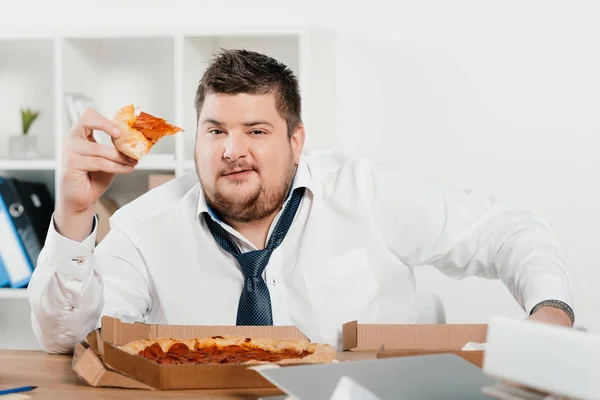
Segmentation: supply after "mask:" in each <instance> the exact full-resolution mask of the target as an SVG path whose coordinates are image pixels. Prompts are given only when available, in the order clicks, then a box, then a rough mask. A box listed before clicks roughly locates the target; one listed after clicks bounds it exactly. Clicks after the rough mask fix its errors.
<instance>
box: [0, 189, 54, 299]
mask: <svg viewBox="0 0 600 400" xmlns="http://www.w3.org/2000/svg"><path fill="white" fill-rule="evenodd" d="M53 210H54V202H53V200H52V197H51V196H50V193H49V191H48V189H47V188H46V186H45V185H44V184H42V183H37V182H25V181H21V180H17V179H14V178H3V177H0V287H6V286H9V287H14V288H22V287H26V286H27V285H28V284H29V280H30V278H31V274H32V273H33V270H34V268H35V266H36V264H37V259H38V257H39V254H40V251H41V249H42V247H43V245H44V242H45V240H46V234H47V233H48V228H49V225H50V220H51V218H52V212H53Z"/></svg>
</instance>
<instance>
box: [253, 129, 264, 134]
mask: <svg viewBox="0 0 600 400" xmlns="http://www.w3.org/2000/svg"><path fill="white" fill-rule="evenodd" d="M250 133H251V134H253V135H264V133H265V132H264V131H261V130H258V129H256V130H253V131H251V132H250Z"/></svg>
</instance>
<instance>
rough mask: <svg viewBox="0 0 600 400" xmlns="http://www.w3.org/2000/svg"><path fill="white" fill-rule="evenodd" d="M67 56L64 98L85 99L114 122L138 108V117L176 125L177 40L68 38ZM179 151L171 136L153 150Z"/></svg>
mask: <svg viewBox="0 0 600 400" xmlns="http://www.w3.org/2000/svg"><path fill="white" fill-rule="evenodd" d="M62 54H63V63H62V64H63V91H64V93H73V92H74V93H82V94H84V95H86V96H87V97H89V98H90V99H91V100H92V102H93V104H94V107H95V108H96V109H97V110H98V111H99V112H100V113H101V114H102V115H104V116H105V117H107V118H109V119H112V118H113V116H114V114H115V112H116V111H117V110H118V109H119V108H121V107H123V106H125V105H128V104H133V105H135V106H136V107H137V112H139V111H144V112H147V113H149V114H152V115H155V116H157V117H160V118H164V119H166V120H167V121H168V122H171V123H174V119H175V106H174V89H173V79H174V78H173V77H174V65H175V62H174V59H173V57H174V38H173V37H168V36H167V37H145V38H94V39H79V38H67V39H65V41H64V42H63V51H62ZM64 115H65V117H66V113H64ZM64 120H65V121H66V118H65V119H64ZM174 149H175V137H174V136H169V137H165V138H162V139H161V140H160V141H159V142H158V143H157V144H156V145H155V146H154V147H153V149H152V151H153V152H154V153H170V154H173V153H174V151H175V150H174Z"/></svg>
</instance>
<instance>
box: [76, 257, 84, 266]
mask: <svg viewBox="0 0 600 400" xmlns="http://www.w3.org/2000/svg"><path fill="white" fill-rule="evenodd" d="M75 261H77V265H83V263H84V260H83V257H77V258H76V259H75Z"/></svg>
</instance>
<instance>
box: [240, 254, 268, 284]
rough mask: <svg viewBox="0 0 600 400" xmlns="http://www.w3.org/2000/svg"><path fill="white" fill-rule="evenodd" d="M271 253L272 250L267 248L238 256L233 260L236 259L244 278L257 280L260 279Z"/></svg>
mask: <svg viewBox="0 0 600 400" xmlns="http://www.w3.org/2000/svg"><path fill="white" fill-rule="evenodd" d="M272 252H273V249H269V248H267V249H264V250H253V251H248V252H246V253H242V254H238V255H236V256H235V258H237V260H238V263H239V264H240V267H241V268H242V272H243V273H244V276H245V277H246V278H249V277H254V278H257V277H260V276H261V275H262V273H263V271H264V270H265V267H266V266H267V264H268V263H269V258H271V253H272Z"/></svg>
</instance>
